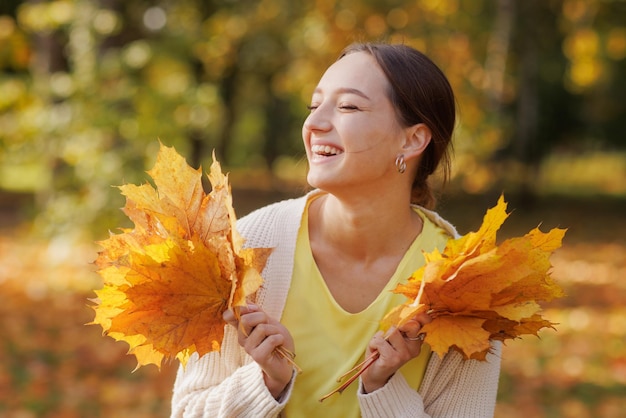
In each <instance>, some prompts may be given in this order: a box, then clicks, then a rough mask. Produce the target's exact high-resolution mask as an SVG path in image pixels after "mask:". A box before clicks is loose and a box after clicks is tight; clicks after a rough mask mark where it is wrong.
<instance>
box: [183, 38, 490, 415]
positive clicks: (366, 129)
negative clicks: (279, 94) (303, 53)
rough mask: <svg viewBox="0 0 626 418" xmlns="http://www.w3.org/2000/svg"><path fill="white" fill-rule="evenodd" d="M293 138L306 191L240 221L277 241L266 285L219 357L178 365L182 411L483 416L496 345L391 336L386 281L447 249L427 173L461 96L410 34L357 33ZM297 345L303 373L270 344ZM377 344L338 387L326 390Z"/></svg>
mask: <svg viewBox="0 0 626 418" xmlns="http://www.w3.org/2000/svg"><path fill="white" fill-rule="evenodd" d="M310 110H311V113H310V115H309V116H308V117H307V119H306V121H305V122H304V125H303V129H302V136H303V140H304V146H305V149H306V153H307V158H308V161H309V166H310V167H309V172H308V176H307V180H308V182H309V184H310V185H311V186H313V187H314V189H315V190H314V191H312V192H310V193H308V194H307V195H306V196H303V197H301V198H299V199H293V200H288V201H283V202H279V203H276V204H273V205H270V206H268V207H265V208H262V209H260V210H257V211H255V212H253V213H251V214H249V215H248V216H246V217H244V218H242V219H241V220H240V221H239V224H238V229H239V231H240V232H241V234H242V235H243V236H244V237H246V240H247V241H246V245H248V246H250V247H273V248H274V251H273V253H272V256H271V257H270V259H269V260H268V263H267V265H266V267H265V270H264V272H263V277H264V279H265V284H264V286H263V288H262V289H261V290H260V291H259V292H258V294H257V296H256V300H255V301H254V304H250V305H249V306H248V308H247V309H244V310H243V311H242V316H241V319H240V321H239V322H237V320H236V319H235V317H234V315H233V314H232V312H227V313H226V314H225V319H226V321H227V322H228V323H229V324H230V325H232V326H227V327H226V330H225V336H224V342H223V345H222V348H221V352H219V353H218V352H215V353H210V354H207V355H205V356H203V357H202V358H197V356H196V357H194V358H192V359H191V360H190V361H189V363H188V364H187V366H186V368H185V369H183V368H181V369H180V370H179V372H178V375H177V379H176V383H175V386H174V396H173V401H172V406H173V411H172V416H175V417H183V416H184V417H272V416H279V415H280V416H284V417H288V418H293V417H318V416H325V417H341V418H345V417H359V416H363V417H376V418H380V417H427V416H432V417H486V416H492V415H493V411H494V406H495V397H496V392H497V384H498V375H499V367H500V359H499V355H500V345H499V344H496V343H494V344H493V350H492V354H491V355H489V356H488V361H487V362H478V361H474V360H467V361H466V360H463V359H462V358H461V355H460V354H458V353H457V352H456V351H454V350H451V352H449V353H448V354H446V355H445V356H444V357H443V358H439V357H438V356H437V355H432V356H431V352H430V349H429V347H428V346H427V345H425V344H423V343H422V340H421V338H420V335H419V332H420V327H421V326H422V325H423V324H425V323H427V322H428V321H430V318H429V317H428V316H427V315H425V314H423V315H419V316H417V317H415V318H413V320H412V321H410V322H409V323H408V324H407V325H405V326H403V327H401V328H399V329H397V330H395V331H394V332H392V333H391V334H390V335H389V336H388V338H384V336H383V335H382V333H380V332H377V329H378V323H379V321H380V319H382V317H383V316H384V315H385V314H386V313H387V312H388V311H389V310H391V308H392V307H394V306H396V305H398V304H400V303H402V302H404V297H403V296H400V295H395V294H393V293H392V292H391V290H392V289H394V288H395V287H396V285H397V284H398V283H399V282H401V281H403V280H406V279H407V278H408V277H409V276H410V275H411V273H412V272H413V271H415V270H416V269H418V268H419V267H420V266H421V265H423V263H424V258H423V256H422V251H432V250H433V249H434V248H439V249H440V250H442V249H443V248H444V247H445V244H446V241H447V239H448V238H450V237H456V236H457V233H456V231H455V230H454V228H453V227H452V226H451V225H450V224H449V223H447V222H446V221H444V220H442V219H441V218H440V217H439V216H438V215H437V214H436V213H434V212H431V211H429V210H427V209H426V208H431V207H432V206H433V198H432V195H431V192H430V189H429V186H428V183H427V179H428V177H429V176H430V175H431V174H432V173H433V172H434V171H435V170H436V169H437V168H438V167H439V166H440V165H442V166H443V169H444V172H445V173H446V174H447V171H448V169H449V148H450V141H451V136H452V131H453V128H454V124H455V101H454V96H453V93H452V90H451V88H450V85H449V83H448V81H447V79H446V77H445V76H444V75H443V73H442V72H441V71H440V70H439V69H438V68H437V67H436V66H435V64H433V63H432V62H431V61H430V60H429V59H428V58H427V57H426V56H424V55H423V54H422V53H420V52H418V51H416V50H414V49H412V48H410V47H408V46H404V45H386V44H355V45H351V46H349V47H348V48H347V49H346V50H345V51H344V52H343V54H342V55H341V56H340V58H339V59H338V60H337V61H336V62H335V63H334V64H333V65H331V66H330V67H329V68H328V70H327V71H326V72H325V73H324V75H323V76H322V78H321V80H320V82H319V84H318V86H317V88H316V89H315V91H314V93H313V97H312V100H311V106H310ZM279 346H284V348H286V349H288V350H290V351H291V352H295V353H297V358H296V362H297V364H298V365H299V366H300V367H301V369H302V373H300V374H296V373H295V372H294V370H293V368H292V366H291V365H290V363H289V362H288V361H287V359H286V358H284V357H283V356H280V355H278V354H277V352H276V348H277V347H279ZM374 350H377V351H378V353H379V354H380V356H379V357H378V359H377V360H376V361H375V362H374V363H373V364H372V365H371V367H369V368H368V369H367V370H366V371H365V372H364V373H363V374H362V375H361V377H360V378H359V381H358V384H357V383H356V382H355V383H354V384H353V385H351V386H350V387H349V388H348V389H347V390H346V391H344V392H343V393H342V394H341V395H338V394H337V395H333V396H331V397H330V398H328V399H327V400H325V401H324V402H319V399H320V397H322V396H323V395H325V394H326V393H328V392H330V391H331V390H332V389H333V388H334V387H335V386H336V385H337V382H336V380H337V378H338V377H339V376H340V375H341V374H343V373H344V372H345V371H347V370H348V369H350V368H351V367H353V366H354V365H356V364H358V363H359V362H360V361H362V360H363V358H364V356H368V355H369V354H370V353H371V352H372V351H374Z"/></svg>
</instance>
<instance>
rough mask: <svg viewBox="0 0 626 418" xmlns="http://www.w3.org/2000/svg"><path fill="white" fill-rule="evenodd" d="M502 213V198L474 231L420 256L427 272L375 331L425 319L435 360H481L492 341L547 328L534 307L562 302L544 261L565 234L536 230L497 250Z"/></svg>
mask: <svg viewBox="0 0 626 418" xmlns="http://www.w3.org/2000/svg"><path fill="white" fill-rule="evenodd" d="M506 206H507V205H506V202H505V201H504V197H503V196H501V197H500V199H499V200H498V204H497V205H496V206H495V207H494V208H491V209H490V210H488V211H487V213H486V214H485V217H484V219H483V223H482V226H481V227H480V229H479V230H478V231H477V232H471V233H469V234H467V235H465V236H463V237H461V238H458V239H452V240H450V241H448V244H447V245H446V248H445V249H444V251H443V253H441V252H439V251H438V250H435V251H433V252H431V253H428V254H425V258H426V261H427V263H426V265H425V266H424V267H423V268H421V269H419V270H417V271H416V272H415V273H414V274H413V275H412V276H411V277H410V278H409V279H408V282H407V283H406V284H402V285H399V286H398V287H397V288H396V289H395V292H397V293H401V294H403V295H405V296H406V297H407V298H408V299H409V301H408V302H407V303H405V304H404V305H401V306H400V307H398V308H396V309H394V310H392V311H391V312H390V313H389V314H388V315H387V316H386V317H385V318H384V319H383V320H382V322H381V324H382V328H383V329H388V328H390V327H392V326H399V325H402V324H403V323H404V322H405V321H407V320H408V319H410V318H411V317H413V316H414V315H415V314H416V313H419V312H428V313H429V314H430V315H431V317H432V318H433V321H432V322H431V323H429V324H426V325H424V327H423V328H422V332H423V333H424V334H425V342H426V343H428V344H429V345H430V346H431V348H432V349H433V351H434V352H435V353H437V354H438V355H439V356H443V355H444V354H445V353H446V352H447V351H448V350H449V349H451V348H453V349H456V350H458V351H459V352H461V353H462V354H463V355H464V356H465V357H466V358H475V359H479V360H484V359H485V357H486V355H487V353H488V351H489V349H490V344H489V340H491V339H499V340H505V339H509V338H517V337H519V336H521V335H523V334H536V333H537V331H539V330H540V329H541V328H544V327H552V326H553V325H554V324H552V323H551V322H549V321H546V320H544V319H543V318H542V317H541V315H540V313H539V312H540V311H541V307H540V305H539V303H538V302H540V301H550V300H552V299H554V298H556V297H561V296H563V291H562V289H561V288H560V287H559V286H558V285H557V284H556V283H555V282H554V281H553V280H552V278H551V277H550V268H551V264H550V260H549V257H550V255H551V253H552V252H553V251H554V250H556V249H557V248H559V247H560V246H561V241H562V238H563V236H564V234H565V230H563V229H558V228H555V229H552V230H551V231H550V232H548V233H543V232H541V231H540V230H539V229H537V228H536V229H534V230H532V231H530V232H529V233H528V234H526V235H525V236H523V237H516V238H510V239H508V240H505V241H504V242H503V243H502V244H500V245H499V246H498V245H496V232H497V231H498V230H499V228H500V226H501V225H502V223H503V222H504V220H505V219H506V218H507V217H508V214H507V213H506ZM420 289H421V290H422V292H421V294H420ZM418 295H419V298H418Z"/></svg>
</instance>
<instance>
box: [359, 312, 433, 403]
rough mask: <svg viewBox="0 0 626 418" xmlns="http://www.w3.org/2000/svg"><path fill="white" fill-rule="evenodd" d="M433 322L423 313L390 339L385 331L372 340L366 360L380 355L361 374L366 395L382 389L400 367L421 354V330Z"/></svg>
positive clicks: (394, 332) (398, 330) (397, 329)
mask: <svg viewBox="0 0 626 418" xmlns="http://www.w3.org/2000/svg"><path fill="white" fill-rule="evenodd" d="M431 321H432V319H431V317H430V316H429V315H428V314H426V313H421V314H418V315H416V316H415V317H413V318H412V319H410V320H409V321H408V322H407V323H406V324H404V325H403V326H401V327H400V328H396V329H392V330H391V331H390V332H389V333H388V335H389V336H388V337H387V338H385V336H384V335H383V332H382V331H380V332H377V333H376V334H375V335H374V337H372V339H371V340H370V343H369V346H368V348H367V351H366V353H365V357H366V358H367V357H368V356H369V355H371V354H372V352H374V351H378V354H379V356H378V358H377V359H376V360H375V361H374V362H373V363H372V365H371V366H370V367H368V368H367V370H365V371H364V372H363V374H362V375H361V381H362V382H363V389H364V390H365V392H366V393H370V392H373V391H375V390H377V389H380V388H381V387H383V386H384V385H385V384H386V383H387V382H388V381H389V379H390V378H391V376H393V375H394V373H395V372H396V371H398V369H399V368H400V367H402V366H403V365H404V364H406V363H407V362H408V361H409V360H411V359H413V358H415V357H417V356H418V355H419V354H420V351H421V350H422V343H423V340H422V337H421V336H423V334H421V335H420V330H421V329H422V326H423V325H425V324H427V323H429V322H431Z"/></svg>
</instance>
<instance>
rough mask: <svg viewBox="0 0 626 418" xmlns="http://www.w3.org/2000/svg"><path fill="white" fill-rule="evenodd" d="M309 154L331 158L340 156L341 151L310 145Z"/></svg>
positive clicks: (329, 147)
mask: <svg viewBox="0 0 626 418" xmlns="http://www.w3.org/2000/svg"><path fill="white" fill-rule="evenodd" d="M311 153H312V154H314V155H318V156H321V157H331V156H333V155H339V154H342V153H343V151H342V150H340V149H339V148H335V147H332V146H330V145H311Z"/></svg>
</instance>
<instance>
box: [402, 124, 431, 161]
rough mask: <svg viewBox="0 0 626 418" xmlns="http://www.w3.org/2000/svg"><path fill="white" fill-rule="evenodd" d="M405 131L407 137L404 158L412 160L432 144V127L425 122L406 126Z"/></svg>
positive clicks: (403, 150)
mask: <svg viewBox="0 0 626 418" xmlns="http://www.w3.org/2000/svg"><path fill="white" fill-rule="evenodd" d="M405 132H406V139H405V142H404V145H403V146H402V152H403V153H404V158H405V159H406V160H410V159H412V158H416V157H419V156H420V155H422V153H423V152H424V150H425V149H426V147H427V146H428V144H430V140H431V138H432V132H431V130H430V128H429V127H428V126H427V125H426V124H425V123H418V124H416V125H413V126H410V127H408V128H406V130H405Z"/></svg>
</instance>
